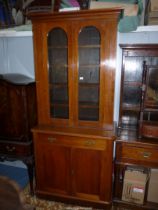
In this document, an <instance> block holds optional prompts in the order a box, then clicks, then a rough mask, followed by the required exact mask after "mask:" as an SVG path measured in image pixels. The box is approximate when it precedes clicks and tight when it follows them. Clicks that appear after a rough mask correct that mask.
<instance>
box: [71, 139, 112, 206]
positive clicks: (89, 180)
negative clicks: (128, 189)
mask: <svg viewBox="0 0 158 210" xmlns="http://www.w3.org/2000/svg"><path fill="white" fill-rule="evenodd" d="M89 142H91V140H89ZM111 161H112V145H110V144H109V145H108V143H107V142H105V141H104V149H103V148H100V149H96V148H95V146H94V145H92V147H91V146H87V147H85V148H73V149H72V180H73V181H72V184H73V186H72V192H73V194H74V195H75V196H77V197H78V198H81V199H88V200H91V201H96V202H99V201H103V202H109V203H110V202H111V189H112V176H111V174H112V165H111ZM109 163H110V165H109Z"/></svg>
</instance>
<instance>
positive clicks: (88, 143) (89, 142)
mask: <svg viewBox="0 0 158 210" xmlns="http://www.w3.org/2000/svg"><path fill="white" fill-rule="evenodd" d="M95 144H96V142H95V141H94V140H87V141H85V146H94V145H95Z"/></svg>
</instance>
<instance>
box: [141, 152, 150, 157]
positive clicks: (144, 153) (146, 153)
mask: <svg viewBox="0 0 158 210" xmlns="http://www.w3.org/2000/svg"><path fill="white" fill-rule="evenodd" d="M141 154H142V155H143V157H144V158H150V156H151V154H152V153H151V152H142V153H141Z"/></svg>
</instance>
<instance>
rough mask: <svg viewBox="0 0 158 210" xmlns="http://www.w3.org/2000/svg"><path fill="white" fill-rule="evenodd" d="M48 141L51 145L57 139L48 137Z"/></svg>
mask: <svg viewBox="0 0 158 210" xmlns="http://www.w3.org/2000/svg"><path fill="white" fill-rule="evenodd" d="M48 141H49V142H50V143H53V142H55V141H56V138H53V137H48Z"/></svg>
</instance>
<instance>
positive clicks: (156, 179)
mask: <svg viewBox="0 0 158 210" xmlns="http://www.w3.org/2000/svg"><path fill="white" fill-rule="evenodd" d="M147 201H150V202H155V203H158V169H151V174H150V180H149V185H148V195H147Z"/></svg>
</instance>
